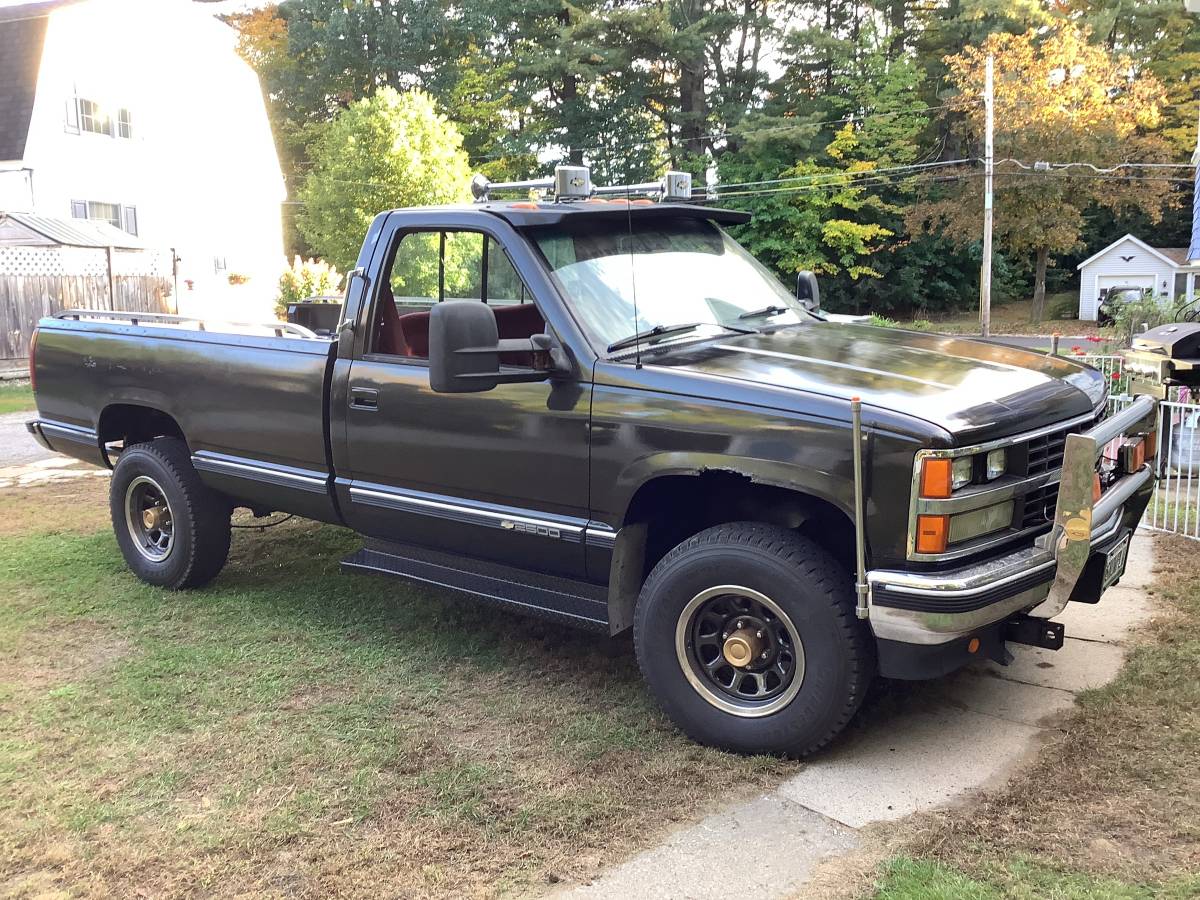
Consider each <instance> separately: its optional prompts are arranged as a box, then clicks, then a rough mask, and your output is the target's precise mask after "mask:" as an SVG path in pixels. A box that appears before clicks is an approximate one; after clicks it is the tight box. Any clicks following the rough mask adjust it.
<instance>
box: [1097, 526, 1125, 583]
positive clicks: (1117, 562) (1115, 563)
mask: <svg viewBox="0 0 1200 900" xmlns="http://www.w3.org/2000/svg"><path fill="white" fill-rule="evenodd" d="M1130 537H1132V535H1128V534H1127V535H1125V537H1124V538H1122V539H1121V542H1120V543H1118V544H1117V545H1116V546H1115V547H1113V548H1112V549H1110V550H1108V551H1106V552H1105V554H1104V579H1103V587H1102V588H1101V590H1104V589H1106V588H1108V587H1109V586H1110V585H1111V584H1112V583H1113V582H1115V581H1116V580H1117V579H1118V578H1120V577H1121V576H1122V575H1124V574H1125V562H1126V561H1127V560H1128V559H1129V539H1130Z"/></svg>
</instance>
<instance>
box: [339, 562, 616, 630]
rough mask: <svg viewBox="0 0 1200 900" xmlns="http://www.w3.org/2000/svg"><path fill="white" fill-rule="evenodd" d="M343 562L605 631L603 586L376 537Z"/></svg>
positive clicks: (360, 569)
mask: <svg viewBox="0 0 1200 900" xmlns="http://www.w3.org/2000/svg"><path fill="white" fill-rule="evenodd" d="M342 567H343V568H345V569H347V570H350V571H355V572H369V573H372V574H377V575H394V576H396V577H398V578H405V579H408V580H409V581H417V582H420V583H422V584H432V585H435V586H437V587H443V588H449V589H450V590H453V591H459V592H460V593H464V594H470V595H472V596H474V597H478V598H480V599H481V600H484V601H487V602H489V603H495V604H497V605H498V606H503V607H506V608H508V609H511V610H513V611H514V612H523V613H527V614H529V615H535V616H542V617H545V618H550V619H554V620H556V621H559V622H562V623H563V624H565V625H573V626H575V627H577V628H587V629H591V630H597V631H604V632H607V631H608V589H607V588H606V587H603V586H601V585H596V584H590V583H588V582H581V581H573V580H571V579H567V578H556V577H553V576H549V575H543V574H541V573H538V572H530V571H527V570H525V569H514V568H512V567H510V566H503V565H500V564H499V563H491V562H484V561H482V560H475V559H466V558H464V557H459V556H452V555H450V554H446V553H437V552H435V551H432V550H424V549H421V548H417V547H409V546H402V545H398V544H385V543H383V542H378V541H371V542H370V543H369V544H368V546H366V547H363V548H362V549H361V550H358V551H356V552H355V553H352V554H350V555H349V556H347V557H346V558H345V559H343V560H342Z"/></svg>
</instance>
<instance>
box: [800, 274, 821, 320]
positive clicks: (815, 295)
mask: <svg viewBox="0 0 1200 900" xmlns="http://www.w3.org/2000/svg"><path fill="white" fill-rule="evenodd" d="M796 299H797V300H799V301H800V302H801V303H803V304H804V308H805V309H807V310H810V311H812V312H818V311H819V310H820V309H821V289H820V288H819V287H817V276H816V275H814V274H813V273H812V272H798V273H796Z"/></svg>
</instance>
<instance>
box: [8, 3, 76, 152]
mask: <svg viewBox="0 0 1200 900" xmlns="http://www.w3.org/2000/svg"><path fill="white" fill-rule="evenodd" d="M74 2H77V0H42V2H40V3H22V4H20V5H19V6H4V7H0V160H15V159H22V158H23V157H24V156H25V139H26V138H27V137H28V136H29V119H30V117H31V116H32V115H33V98H34V94H35V93H36V92H37V77H38V69H39V68H40V66H41V63H42V45H43V44H44V43H45V40H46V24H47V22H49V18H48V17H49V15H50V13H51V12H53V11H54V10H55V9H57V8H58V7H60V6H66V5H67V4H68V3H74Z"/></svg>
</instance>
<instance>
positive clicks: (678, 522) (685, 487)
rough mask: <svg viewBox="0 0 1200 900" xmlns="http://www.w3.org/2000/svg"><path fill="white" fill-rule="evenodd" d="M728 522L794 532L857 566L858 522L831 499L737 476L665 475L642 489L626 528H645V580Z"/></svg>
mask: <svg viewBox="0 0 1200 900" xmlns="http://www.w3.org/2000/svg"><path fill="white" fill-rule="evenodd" d="M724 522H766V523H768V524H770V525H779V526H782V527H784V528H789V529H793V530H795V531H797V532H799V533H800V534H803V535H805V536H806V537H808V538H811V539H812V540H813V541H814V542H816V543H817V544H819V545H820V546H822V547H824V548H825V549H826V550H828V551H829V552H830V553H831V554H832V555H833V557H834V559H836V560H837V561H838V563H839V564H841V565H842V566H843V567H846V568H848V569H849V568H853V566H854V523H853V522H852V521H851V520H850V518H849V517H848V516H847V515H846V514H845V513H844V512H842V510H840V509H838V508H837V507H836V506H834V505H833V504H832V503H830V502H828V501H827V500H822V499H821V498H819V497H814V496H812V495H811V494H804V493H801V492H799V491H794V490H790V489H788V488H782V487H776V486H775V485H769V484H760V483H758V482H755V481H752V480H751V479H750V478H749V477H748V476H745V475H739V474H737V473H736V472H702V473H700V474H699V475H665V476H663V477H661V478H655V479H654V480H652V481H649V482H647V483H646V484H644V485H642V487H641V488H639V489H638V492H637V493H636V494H635V495H634V497H633V500H632V501H631V502H630V504H629V509H628V512H627V513H626V516H625V522H624V524H626V525H630V524H634V523H638V524H645V526H646V554H645V569H644V571H643V573H642V575H643V577H644V576H645V575H648V574H649V572H650V570H651V569H653V568H654V566H655V564H656V563H657V562H658V561H659V560H660V559H662V558H663V556H665V555H666V553H667V552H668V551H669V550H670V549H671V548H672V547H675V546H676V545H678V544H680V543H682V542H683V541H684V540H686V539H687V538H689V537H691V536H692V535H693V534H698V533H700V532H701V531H703V530H704V529H706V528H711V527H712V526H713V525H720V524H722V523H724Z"/></svg>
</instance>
